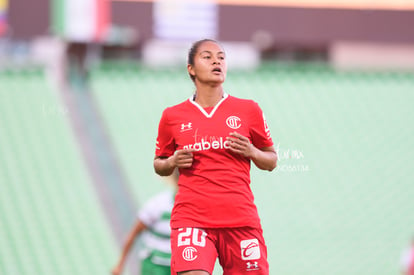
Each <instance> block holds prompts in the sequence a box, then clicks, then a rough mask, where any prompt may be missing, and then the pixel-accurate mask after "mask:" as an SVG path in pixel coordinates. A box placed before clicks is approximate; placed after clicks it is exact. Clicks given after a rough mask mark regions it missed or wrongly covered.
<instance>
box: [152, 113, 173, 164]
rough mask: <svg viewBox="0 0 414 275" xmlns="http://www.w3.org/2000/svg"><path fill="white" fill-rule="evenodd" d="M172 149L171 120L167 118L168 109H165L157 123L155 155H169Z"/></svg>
mask: <svg viewBox="0 0 414 275" xmlns="http://www.w3.org/2000/svg"><path fill="white" fill-rule="evenodd" d="M174 151H175V141H174V138H173V134H172V127H171V122H170V120H169V118H168V109H165V110H164V112H163V113H162V116H161V119H160V123H159V124H158V136H157V141H156V146H155V155H156V156H158V157H169V156H171V155H172V154H174Z"/></svg>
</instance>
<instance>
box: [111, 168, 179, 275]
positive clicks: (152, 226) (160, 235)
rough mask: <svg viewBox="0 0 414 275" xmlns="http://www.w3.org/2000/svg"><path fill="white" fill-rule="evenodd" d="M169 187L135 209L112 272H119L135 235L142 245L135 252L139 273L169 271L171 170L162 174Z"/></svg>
mask: <svg viewBox="0 0 414 275" xmlns="http://www.w3.org/2000/svg"><path fill="white" fill-rule="evenodd" d="M166 179H167V181H168V183H170V184H171V185H172V187H171V188H168V189H167V190H164V191H162V192H160V193H158V194H157V195H155V196H154V197H152V198H151V199H149V200H148V201H147V202H146V203H145V204H144V205H143V207H142V208H141V209H140V210H139V213H138V219H137V221H136V222H135V224H134V226H133V227H132V228H131V230H130V232H129V233H128V235H127V238H126V240H125V243H124V246H123V248H122V253H121V255H120V257H119V259H118V262H117V264H116V265H115V266H114V268H113V269H112V274H113V275H120V274H122V270H123V268H124V266H125V263H126V260H127V257H128V255H129V253H130V251H131V248H132V247H133V244H134V242H135V240H136V239H137V238H138V237H139V238H140V240H141V241H142V247H140V249H139V252H138V258H139V260H140V262H141V273H140V274H141V275H170V273H171V271H170V262H171V245H170V233H171V230H170V217H171V209H172V207H173V204H174V196H175V193H176V186H177V181H178V172H177V171H175V172H174V173H173V174H172V175H171V176H170V177H168V178H166Z"/></svg>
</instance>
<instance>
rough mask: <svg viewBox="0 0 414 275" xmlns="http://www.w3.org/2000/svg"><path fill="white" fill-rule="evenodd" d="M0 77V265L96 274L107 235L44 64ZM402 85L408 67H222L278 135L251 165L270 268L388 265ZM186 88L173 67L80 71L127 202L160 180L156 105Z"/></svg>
mask: <svg viewBox="0 0 414 275" xmlns="http://www.w3.org/2000/svg"><path fill="white" fill-rule="evenodd" d="M0 83H1V85H2V89H0V98H1V100H0V125H1V134H0V150H1V154H0V182H1V192H0V217H1V218H0V242H1V243H0V273H1V274H109V270H110V268H111V266H112V265H113V264H114V262H115V259H116V257H117V256H118V251H119V248H118V246H117V243H116V239H115V238H114V236H113V234H112V233H113V232H112V229H111V226H110V224H109V223H108V221H107V219H106V218H105V214H104V211H103V208H102V204H101V203H100V198H99V194H98V193H97V192H96V190H95V189H94V188H93V185H92V184H91V177H90V176H89V174H88V172H87V169H86V168H85V163H84V160H83V158H82V156H81V154H80V152H79V148H78V145H77V142H76V138H75V137H74V134H73V130H72V128H71V123H70V110H69V108H70V106H67V105H65V103H64V102H63V101H62V100H61V97H60V96H59V93H57V92H56V90H55V88H54V86H53V85H52V84H51V83H50V81H49V80H48V78H47V74H46V72H45V71H44V70H43V69H31V70H8V71H2V72H0ZM413 88H414V76H413V74H411V73H406V72H395V71H386V72H384V71H382V72H367V71H363V72H362V71H346V72H345V71H335V70H333V69H331V68H329V67H328V66H326V65H324V64H300V63H296V64H282V63H278V62H268V63H264V64H263V65H261V66H260V67H259V68H257V69H256V70H253V71H239V70H233V71H231V72H229V74H228V77H227V80H226V83H225V90H226V92H227V93H229V94H231V95H234V96H238V97H244V98H251V99H254V100H255V101H257V102H258V103H259V104H260V106H261V107H262V109H263V111H264V112H265V115H266V117H267V121H268V124H269V127H270V129H271V133H272V136H273V139H274V141H275V143H276V146H277V148H278V153H279V163H278V168H277V170H276V171H274V172H271V173H269V172H264V171H260V170H258V169H257V168H255V167H254V166H253V167H252V188H253V191H254V194H255V198H256V203H257V205H258V208H259V213H260V216H261V219H262V223H263V228H264V234H265V238H266V241H267V245H268V249H269V262H270V265H271V274H292V275H300V274H320V275H323V274H326V275H328V274H337V275H340V274H343V275H349V274H361V275H366V274H376V275H380V274H384V275H390V274H399V272H400V270H399V269H400V266H399V260H400V255H401V251H402V249H404V248H405V247H406V245H407V244H408V243H409V241H410V238H411V237H412V234H413V224H414V215H413V213H414V204H413V197H414V187H413V179H414V172H413V169H412V163H411V161H412V160H413V157H414V155H413V154H414V151H413V146H414V141H413V134H414V130H413V125H414V112H413V102H414V93H413V92H414V89H413ZM193 89H194V87H193V85H192V83H191V81H190V80H189V78H188V76H187V73H186V71H185V69H184V68H176V69H168V70H154V69H148V68H146V67H145V66H142V65H139V64H136V63H135V64H125V63H121V64H118V63H110V62H108V63H102V64H100V65H99V66H96V67H94V68H93V69H92V70H91V72H90V76H89V89H88V91H87V93H90V94H91V95H93V98H94V100H95V104H96V105H95V106H96V109H97V111H98V112H99V113H100V115H101V119H102V121H103V122H104V125H105V128H106V129H107V132H108V133H109V134H108V135H109V138H110V140H111V141H112V144H113V148H114V152H115V154H116V155H117V157H118V161H119V163H120V166H121V167H122V170H123V172H124V175H125V178H126V179H127V180H126V182H127V184H128V188H129V190H130V191H131V193H132V197H133V198H134V199H133V201H134V202H135V205H136V206H137V207H138V206H139V205H140V204H141V203H143V202H144V201H146V200H147V199H148V198H149V197H150V196H151V195H154V194H155V193H157V192H158V191H160V190H162V189H163V188H165V183H163V182H162V181H160V180H159V178H158V177H157V176H155V173H154V172H153V168H152V159H153V155H154V142H155V138H156V134H157V125H158V121H159V119H160V116H161V112H162V110H163V109H164V108H165V107H167V106H170V105H173V104H176V103H179V102H181V101H182V100H184V99H185V98H187V97H189V96H190V95H191V94H192V91H193ZM78 92H80V93H82V91H78ZM83 92H85V91H83ZM90 127H92V128H93V127H94V126H93V125H90ZM126 201H127V200H126ZM133 218H134V217H130V221H131V222H132V220H133ZM125 228H126V227H125ZM133 261H135V259H133ZM219 272H220V271H219V268H218V267H217V268H216V272H215V274H220V273H219Z"/></svg>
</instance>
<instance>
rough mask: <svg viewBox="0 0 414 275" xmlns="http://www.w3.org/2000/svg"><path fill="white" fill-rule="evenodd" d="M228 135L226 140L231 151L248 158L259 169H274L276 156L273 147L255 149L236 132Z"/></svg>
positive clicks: (246, 139)
mask: <svg viewBox="0 0 414 275" xmlns="http://www.w3.org/2000/svg"><path fill="white" fill-rule="evenodd" d="M229 135H230V137H227V140H228V141H229V143H230V144H229V145H230V150H231V151H233V152H234V153H237V154H240V155H242V156H244V157H247V158H250V159H251V160H252V161H253V163H254V164H255V165H256V166H257V168H259V169H262V170H268V171H272V170H273V169H275V168H276V164H277V154H276V150H275V148H274V147H273V146H269V147H263V148H257V147H255V146H254V145H253V144H252V143H250V140H249V139H248V138H247V137H245V136H243V135H241V134H239V133H237V132H232V133H230V134H229Z"/></svg>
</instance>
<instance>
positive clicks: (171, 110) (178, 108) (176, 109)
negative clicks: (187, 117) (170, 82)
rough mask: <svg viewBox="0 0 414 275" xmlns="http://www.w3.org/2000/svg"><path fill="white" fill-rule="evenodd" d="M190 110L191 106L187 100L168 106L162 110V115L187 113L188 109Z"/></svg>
mask: <svg viewBox="0 0 414 275" xmlns="http://www.w3.org/2000/svg"><path fill="white" fill-rule="evenodd" d="M189 108H191V104H190V102H189V100H188V99H187V100H185V101H183V102H180V103H178V104H175V105H172V106H168V107H166V108H165V109H164V111H163V113H164V115H169V116H170V115H174V114H177V113H182V112H186V111H188V109H189Z"/></svg>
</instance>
